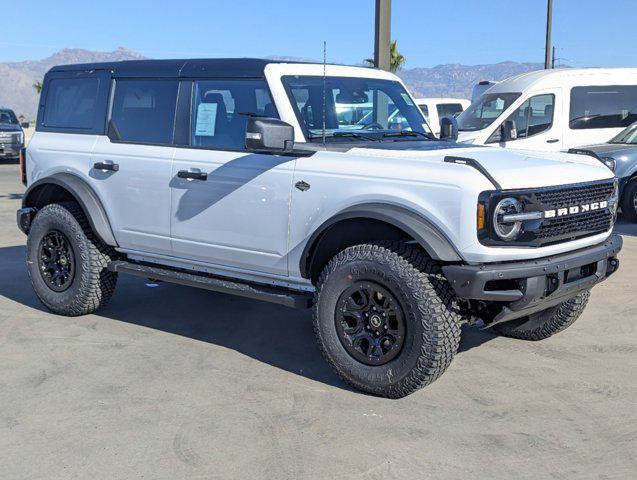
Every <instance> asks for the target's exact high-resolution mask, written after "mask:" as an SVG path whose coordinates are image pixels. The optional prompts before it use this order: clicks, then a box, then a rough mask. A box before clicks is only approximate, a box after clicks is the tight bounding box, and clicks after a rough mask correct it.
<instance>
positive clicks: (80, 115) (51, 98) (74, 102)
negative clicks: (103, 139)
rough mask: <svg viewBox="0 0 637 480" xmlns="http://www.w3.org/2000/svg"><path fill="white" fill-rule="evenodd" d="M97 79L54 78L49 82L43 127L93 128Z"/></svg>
mask: <svg viewBox="0 0 637 480" xmlns="http://www.w3.org/2000/svg"><path fill="white" fill-rule="evenodd" d="M98 87H99V80H98V79H97V78H56V79H53V80H51V81H50V82H49V86H48V93H47V96H46V106H45V110H44V121H43V123H44V125H45V126H47V127H57V128H74V129H86V130H90V129H92V128H93V124H94V121H93V120H94V115H95V105H96V103H97V90H98Z"/></svg>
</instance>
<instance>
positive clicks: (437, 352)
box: [314, 242, 461, 398]
mask: <svg viewBox="0 0 637 480" xmlns="http://www.w3.org/2000/svg"><path fill="white" fill-rule="evenodd" d="M460 324H461V317H460V315H459V314H458V313H457V311H456V308H455V296H454V294H453V291H452V289H451V287H450V285H449V284H448V282H447V280H446V279H445V277H444V275H443V274H442V272H441V270H440V268H439V267H438V265H437V264H436V263H435V262H433V261H432V260H431V259H430V258H429V257H427V255H426V254H425V253H424V252H423V251H422V250H421V249H419V248H417V247H415V246H411V245H406V244H404V243H399V242H383V243H379V244H366V245H357V246H354V247H350V248H347V249H346V250H344V251H342V252H340V253H339V254H338V255H336V256H335V257H334V258H333V259H332V260H331V261H330V262H329V263H328V265H327V266H326V267H325V269H324V270H323V272H322V273H321V275H320V278H319V280H318V284H317V289H316V296H315V302H314V331H315V333H316V337H317V339H318V343H319V346H320V348H321V350H322V352H323V355H324V356H325V358H326V359H327V361H328V362H329V364H330V365H331V366H332V367H333V368H334V370H335V371H336V373H337V374H338V375H339V376H340V377H341V378H342V379H343V380H345V381H346V382H347V383H349V384H350V385H352V386H354V387H355V388H358V389H360V390H362V391H365V392H368V393H371V394H374V395H379V396H384V397H390V398H400V397H404V396H406V395H409V394H410V393H412V392H414V391H416V390H418V389H419V388H422V387H424V386H426V385H428V384H430V383H432V382H433V381H434V380H436V379H437V378H438V377H440V375H442V374H443V372H444V371H445V370H446V369H447V367H448V366H449V364H450V363H451V360H452V359H453V357H454V355H455V354H456V352H457V350H458V344H459V342H460Z"/></svg>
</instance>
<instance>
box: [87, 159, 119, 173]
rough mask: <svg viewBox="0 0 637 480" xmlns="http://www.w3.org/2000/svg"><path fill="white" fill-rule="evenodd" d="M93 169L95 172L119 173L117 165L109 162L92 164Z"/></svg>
mask: <svg viewBox="0 0 637 480" xmlns="http://www.w3.org/2000/svg"><path fill="white" fill-rule="evenodd" d="M93 168H94V169H95V170H110V171H111V172H117V171H119V165H118V164H117V163H113V162H110V161H106V162H97V163H94V164H93Z"/></svg>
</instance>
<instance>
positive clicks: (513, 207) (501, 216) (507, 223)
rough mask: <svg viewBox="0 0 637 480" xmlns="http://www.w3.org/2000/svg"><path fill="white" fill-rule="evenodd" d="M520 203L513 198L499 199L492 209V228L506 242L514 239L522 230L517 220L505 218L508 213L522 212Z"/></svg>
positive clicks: (520, 223)
mask: <svg viewBox="0 0 637 480" xmlns="http://www.w3.org/2000/svg"><path fill="white" fill-rule="evenodd" d="M522 210H523V207H522V203H520V201H519V200H516V199H515V198H505V199H503V200H500V202H499V203H498V204H497V205H496V207H495V210H494V211H493V229H494V230H495V233H496V235H497V236H498V237H500V238H501V239H502V240H504V241H506V242H510V241H512V240H515V239H516V238H517V237H518V235H519V234H520V231H521V230H522V222H521V221H519V220H511V219H505V217H506V216H508V215H515V214H518V213H522Z"/></svg>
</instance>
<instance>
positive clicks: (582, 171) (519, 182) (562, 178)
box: [349, 142, 613, 190]
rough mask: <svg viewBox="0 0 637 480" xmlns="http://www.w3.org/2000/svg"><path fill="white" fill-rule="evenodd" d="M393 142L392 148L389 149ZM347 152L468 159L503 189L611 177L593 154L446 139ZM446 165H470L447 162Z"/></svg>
mask: <svg viewBox="0 0 637 480" xmlns="http://www.w3.org/2000/svg"><path fill="white" fill-rule="evenodd" d="M407 144H412V146H411V147H410V146H409V145H407ZM413 144H420V145H413ZM393 145H396V147H395V148H392V146H393ZM349 153H350V154H355V155H369V156H376V157H378V156H382V157H386V158H392V159H405V160H412V161H414V160H420V161H428V162H444V159H445V157H447V156H455V157H464V158H472V159H474V160H475V161H477V162H478V163H479V164H480V165H482V167H484V169H485V170H486V171H487V172H488V173H489V174H490V175H491V176H492V177H493V179H494V180H495V181H496V182H497V183H498V184H499V185H500V186H501V187H502V188H503V189H505V190H508V189H521V188H538V187H549V186H556V185H565V184H572V183H582V182H592V181H597V180H604V179H610V178H613V173H612V172H611V171H610V170H609V169H608V168H607V167H606V166H605V165H604V164H602V163H601V162H600V161H599V160H597V159H595V158H593V157H587V156H585V155H572V154H567V153H560V152H550V153H549V152H529V151H522V150H509V149H503V148H491V147H482V146H478V147H466V146H463V145H460V144H453V143H451V144H450V143H447V142H395V143H388V144H387V145H384V144H382V143H380V144H376V145H374V146H371V145H369V144H366V145H365V146H364V147H363V146H360V147H355V148H352V149H350V150H349ZM449 168H472V167H470V166H467V165H457V164H452V163H449ZM472 169H473V168H472Z"/></svg>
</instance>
